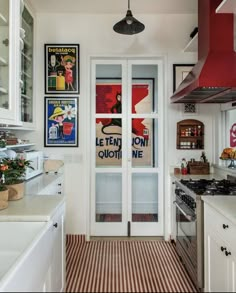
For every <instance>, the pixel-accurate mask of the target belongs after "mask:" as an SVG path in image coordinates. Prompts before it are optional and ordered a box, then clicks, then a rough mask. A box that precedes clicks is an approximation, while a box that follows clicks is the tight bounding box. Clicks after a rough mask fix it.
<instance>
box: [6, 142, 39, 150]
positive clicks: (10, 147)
mask: <svg viewBox="0 0 236 293" xmlns="http://www.w3.org/2000/svg"><path fill="white" fill-rule="evenodd" d="M34 145H35V143H26V144H23V143H21V144H14V145H6V149H19V148H28V147H31V146H34Z"/></svg>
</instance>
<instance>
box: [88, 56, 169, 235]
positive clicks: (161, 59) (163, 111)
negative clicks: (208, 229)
mask: <svg viewBox="0 0 236 293" xmlns="http://www.w3.org/2000/svg"><path fill="white" fill-rule="evenodd" d="M93 60H96V61H98V60H101V61H102V62H101V64H104V61H105V60H113V61H114V63H113V64H115V60H117V61H118V64H120V63H121V60H126V61H127V62H128V60H132V61H134V60H136V62H137V64H140V60H142V61H144V60H145V62H146V63H145V64H155V63H154V62H157V63H156V64H158V62H160V64H161V67H160V68H161V95H160V96H161V97H162V98H161V99H160V101H158V109H161V111H159V113H160V115H159V116H158V119H159V121H160V124H159V123H158V124H159V125H160V127H159V137H160V138H161V139H159V141H160V142H159V144H158V148H159V149H160V152H161V154H162V155H160V156H159V159H158V162H159V163H158V169H162V170H163V171H162V172H161V173H159V175H160V176H159V181H160V182H161V184H159V187H158V189H159V190H158V192H161V193H162V194H163V196H162V198H161V202H160V203H159V204H160V205H161V207H162V235H163V236H164V237H165V239H167V237H168V235H167V233H168V228H169V227H168V223H166V218H167V217H168V211H167V212H166V209H167V208H168V202H169V201H168V199H167V200H166V197H164V191H165V190H166V189H168V186H167V185H166V183H167V182H166V180H164V178H165V177H166V171H165V159H166V158H167V157H168V156H167V155H166V154H165V153H164V143H166V141H167V139H166V136H164V132H165V130H166V127H165V123H164V119H165V117H166V112H167V111H166V107H167V102H166V99H165V88H166V63H167V60H166V56H163V55H162V56H154V57H153V56H142V57H140V56H138V57H136V56H106V57H104V56H100V55H96V56H94V55H93V56H88V64H89V71H88V80H89V83H88V86H89V89H88V92H89V95H88V96H89V98H88V99H87V101H86V104H87V107H86V108H87V109H88V113H89V114H90V113H91V98H92V87H91V84H92V78H94V77H92V76H91V72H92V62H93ZM133 64H135V63H133ZM158 68H159V67H158ZM158 77H159V75H158ZM158 93H159V92H158ZM86 121H87V125H88V129H91V114H90V115H87V120H86ZM86 142H87V146H90V148H89V147H88V148H86V158H87V160H86V161H87V162H89V164H88V165H87V166H86V170H85V171H86V174H87V176H86V180H85V181H86V183H85V184H86V191H87V194H88V197H87V200H86V209H87V213H86V214H87V216H86V239H87V240H89V239H90V236H91V203H92V198H91V191H92V190H91V188H92V187H91V178H90V176H91V172H92V170H91V158H90V155H91V142H92V138H91V135H90V132H89V135H87V139H86ZM135 173H139V171H137V172H135ZM140 173H141V172H140ZM160 186H161V189H160ZM130 208H131V207H130ZM113 224H114V223H113ZM144 224H145V223H144ZM150 224H151V223H150Z"/></svg>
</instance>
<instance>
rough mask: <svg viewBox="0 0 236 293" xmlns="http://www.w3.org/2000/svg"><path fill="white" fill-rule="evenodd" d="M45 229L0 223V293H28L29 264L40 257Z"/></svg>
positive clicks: (44, 225)
mask: <svg viewBox="0 0 236 293" xmlns="http://www.w3.org/2000/svg"><path fill="white" fill-rule="evenodd" d="M48 227H49V223H48V222H0V292H7V291H24V290H25V291H27V289H29V290H30V288H28V287H27V286H29V285H30V281H29V277H30V274H31V273H32V272H31V270H32V269H33V270H34V267H33V266H34V263H33V262H32V260H34V259H37V257H40V254H39V247H40V245H41V244H42V247H41V248H42V249H44V248H43V246H44V245H45V243H46V239H48V238H47V237H46V234H47V233H46V231H49V229H48ZM42 240H43V243H41V241H42ZM49 242H50V241H49ZM48 245H50V243H48ZM22 272H23V274H24V275H23V278H22ZM27 273H28V276H27ZM39 289H41V288H39Z"/></svg>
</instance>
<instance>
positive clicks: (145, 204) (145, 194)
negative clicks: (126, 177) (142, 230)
mask: <svg viewBox="0 0 236 293" xmlns="http://www.w3.org/2000/svg"><path fill="white" fill-rule="evenodd" d="M132 222H158V174H145V173H136V174H133V175H132Z"/></svg>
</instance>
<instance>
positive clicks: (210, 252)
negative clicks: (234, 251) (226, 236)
mask: <svg viewBox="0 0 236 293" xmlns="http://www.w3.org/2000/svg"><path fill="white" fill-rule="evenodd" d="M205 241H206V251H205V254H206V257H205V268H206V270H205V284H206V288H205V289H206V291H207V292H229V283H230V269H231V268H230V258H229V257H226V255H225V251H226V249H227V246H226V244H225V243H224V242H223V241H222V240H221V239H219V238H217V236H216V235H214V234H213V233H212V232H210V231H208V232H206V239H205Z"/></svg>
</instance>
